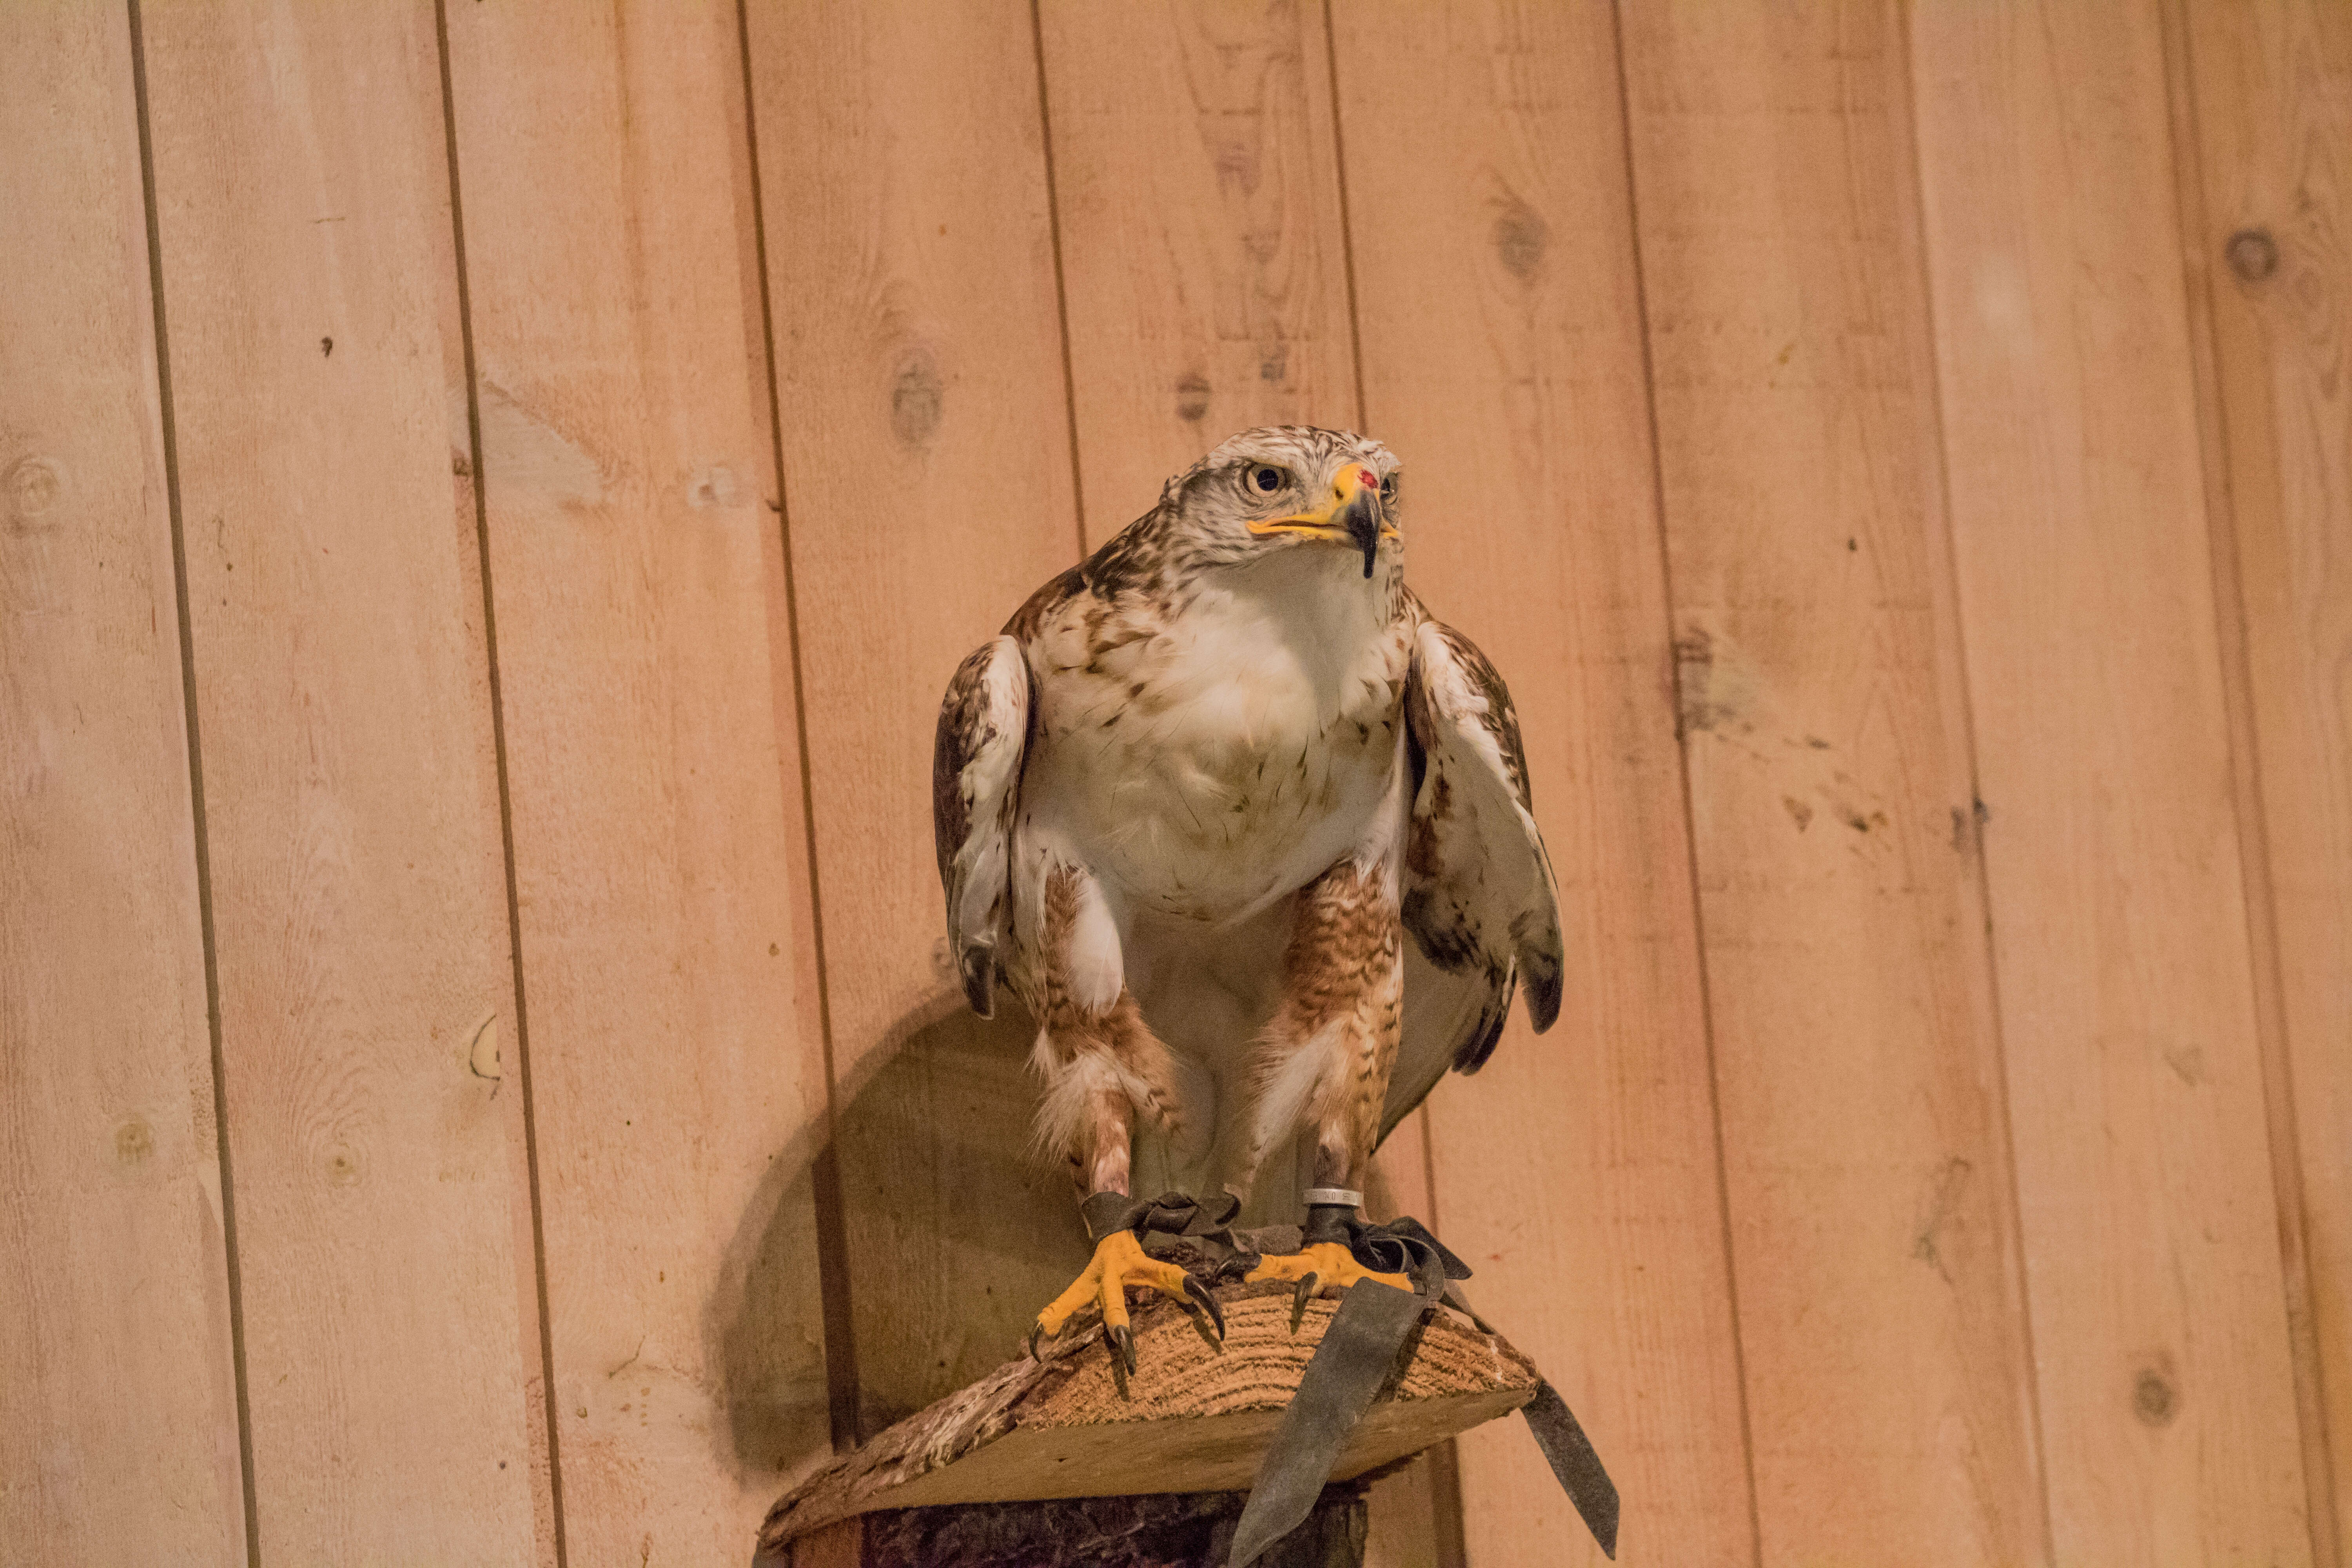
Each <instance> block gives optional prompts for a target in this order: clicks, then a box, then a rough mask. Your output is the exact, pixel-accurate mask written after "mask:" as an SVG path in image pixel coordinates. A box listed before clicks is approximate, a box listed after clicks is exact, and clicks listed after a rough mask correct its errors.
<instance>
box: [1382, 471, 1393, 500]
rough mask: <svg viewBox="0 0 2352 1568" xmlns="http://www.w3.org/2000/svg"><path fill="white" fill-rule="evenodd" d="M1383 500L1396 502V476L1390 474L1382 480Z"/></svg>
mask: <svg viewBox="0 0 2352 1568" xmlns="http://www.w3.org/2000/svg"><path fill="white" fill-rule="evenodd" d="M1381 500H1384V501H1392V500H1396V476H1395V475H1394V474H1388V475H1385V476H1383V477H1382V478H1381Z"/></svg>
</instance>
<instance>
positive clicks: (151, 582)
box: [0, 0, 245, 1563]
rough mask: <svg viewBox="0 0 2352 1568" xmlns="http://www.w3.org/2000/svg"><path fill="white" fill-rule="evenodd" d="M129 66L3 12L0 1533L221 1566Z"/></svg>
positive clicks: (190, 927)
mask: <svg viewBox="0 0 2352 1568" xmlns="http://www.w3.org/2000/svg"><path fill="white" fill-rule="evenodd" d="M0 147H5V148H6V149H7V153H6V155H5V157H0V209H5V211H6V212H7V214H8V221H7V222H6V223H5V225H0V276H5V278H6V279H7V283H6V286H5V288H0V780H5V783H0V1365H5V1367H6V1368H7V1369H8V1370H7V1373H6V1384H7V1390H8V1392H7V1394H6V1398H5V1403H6V1405H7V1406H8V1418H7V1419H6V1420H5V1422H0V1539H5V1541H7V1542H8V1543H9V1545H8V1551H9V1552H10V1553H11V1554H12V1555H17V1556H21V1557H22V1559H23V1560H24V1561H26V1562H47V1563H94V1562H166V1561H168V1562H175V1563H242V1562H243V1561H244V1560H245V1512H244V1483H243V1481H242V1479H240V1476H239V1467H238V1462H237V1422H236V1369H235V1366H234V1363H233V1360H232V1349H231V1343H230V1327H229V1289H228V1274H227V1266H228V1254H227V1251H226V1247H225V1245H224V1240H223V1215H222V1209H221V1183H220V1164H219V1145H218V1132H217V1127H216V1124H215V1118H214V1113H213V1077H212V1045H211V1034H210V1030H209V1027H208V1026H207V1023H206V1019H205V968H204V952H203V947H202V932H201V921H200V915H199V911H198V908H197V899H198V896H199V895H198V889H197V881H196V861H195V846H194V830H193V824H194V816H193V814H192V811H191V806H190V795H189V772H188V751H187V744H188V737H187V734H186V732H185V727H184V720H183V706H182V704H183V701H184V696H183V688H182V684H181V679H180V645H179V625H180V620H179V609H178V606H177V604H176V602H175V597H174V587H173V568H172V527H171V517H170V513H169V510H168V507H167V502H166V491H165V476H164V468H163V431H162V426H161V422H160V419H159V414H158V403H157V397H156V365H155V349H154V315H153V306H152V296H151V294H150V292H149V283H148V269H147V261H148V253H147V230H146V217H145V211H144V204H143V201H142V192H141V184H140V166H139V130H138V120H137V106H136V104H135V102H134V100H133V89H132V76H131V35H130V30H129V26H128V18H127V16H126V13H125V12H124V11H122V10H121V9H120V8H114V9H100V8H97V7H92V6H86V5H78V4H73V3H71V0H35V3H31V4H26V5H9V6H6V7H5V8H0Z"/></svg>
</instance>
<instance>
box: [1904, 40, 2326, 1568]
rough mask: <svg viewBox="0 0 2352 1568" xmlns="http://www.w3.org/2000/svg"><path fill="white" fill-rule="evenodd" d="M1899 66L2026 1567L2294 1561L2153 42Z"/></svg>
mask: <svg viewBox="0 0 2352 1568" xmlns="http://www.w3.org/2000/svg"><path fill="white" fill-rule="evenodd" d="M1912 54H1913V61H1914V73H1913V74H1914V77H1915V79H1916V81H1917V82H1918V83H1919V94H1920V96H1919V100H1918V123H1919V164H1920V169H1921V180H1922V194H1923V197H1924V201H1925V211H1926V238H1927V270H1928V277H1929V280H1930V283H1931V286H1932V291H1933V294H1934V298H1935V304H1936V325H1937V365H1938V371H1939V376H1940V384H1941V388H1942V394H1943V398H1942V405H1943V422H1942V425H1943V432H1944V449H1945V461H1946V464H1947V468H1948V473H1949V476H1950V494H1951V520H1952V521H1951V527H1952V536H1953V542H1954V559H1955V562H1956V564H1957V571H1958V584H1959V604H1960V607H1961V625H1962V637H1963V641H1964V643H1965V646H1966V647H1967V650H1968V668H1969V691H1970V696H1971V699H1972V706H1973V712H1974V716H1975V729H1976V740H1977V767H1978V778H1979V790H1980V792H1981V794H1982V795H1983V798H1984V800H1985V803H1986V805H1988V807H1989V808H1990V818H1989V821H1988V823H1987V825H1986V826H1985V828H1984V831H1983V835H1982V843H1983V853H1984V857H1985V866H1986V872H1987V877H1988V880H1989V885H1990V897H1991V901H1992V910H1993V921H1992V931H1993V936H1994V946H1993V952H1994V959H1995V963H1996V965H1997V968H1998V972H1999V974H2000V1006H2001V1025H2002V1035H2003V1038H2004V1040H2005V1042H2006V1045H2007V1050H2008V1064H2009V1083H2010V1103H2011V1106H2012V1107H2014V1110H2015V1141H2016V1156H2017V1162H2018V1180H2019V1184H2020V1186H2021V1189H2022V1190H2023V1191H2024V1192H2025V1193H2027V1194H2032V1195H2031V1197H2030V1198H2029V1200H2028V1202H2027V1204H2026V1207H2025V1216H2024V1217H2025V1225H2024V1231H2023V1239H2024V1246H2025V1256H2026V1265H2027V1274H2028V1279H2029V1280H2030V1282H2031V1287H2032V1289H2031V1301H2032V1311H2033V1332H2034V1348H2035V1359H2036V1363H2037V1364H2038V1366H2039V1368H2040V1390H2041V1403H2042V1437H2043V1444H2044V1455H2045V1464H2046V1467H2047V1471H2048V1485H2049V1496H2050V1511H2051V1521H2052V1530H2053V1534H2052V1542H2053V1547H2054V1550H2055V1552H2056V1555H2057V1557H2058V1559H2059V1560H2060V1561H2062V1562H2080V1561H2086V1560H2088V1559H2089V1558H2092V1557H2096V1558H2098V1559H2099V1560H2100V1561H2102V1562H2107V1563H2177V1562H2228V1561H2232V1560H2236V1561H2259V1562H2265V1563H2298V1562H2307V1561H2308V1560H2309V1550H2310V1549H2309V1541H2308V1536H2307V1531H2306V1527H2305V1519H2304V1486H2303V1477H2302V1470H2301V1459H2300V1453H2299V1439H2298V1435H2297V1432H2296V1426H2295V1412H2294V1373H2293V1369H2292V1365H2291V1362H2290V1358H2289V1355H2288V1349H2287V1337H2286V1331H2285V1328H2286V1325H2285V1317H2284V1310H2283V1309H2282V1303H2283V1302H2284V1288H2283V1285H2282V1282H2281V1276H2280V1265H2279V1255H2278V1242H2277V1237H2276V1235H2275V1229H2276V1224H2277V1210H2276V1207H2275V1205H2274V1203H2273V1199H2272V1194H2271V1191H2270V1157H2269V1146H2268V1133H2267V1131H2266V1129H2265V1126H2264V1122H2263V1084H2262V1060H2261V1055H2260V1051H2259V1047H2258V1042H2257V1039H2256V1034H2255V1021H2254V1011H2253V989H2252V971H2251V967H2250V961H2249V954H2248V947H2247V940H2246V924H2245V897H2244V890H2243V889H2242V885H2241V882H2240V863H2239V851H2238V844H2237V825H2236V821H2235V817H2234V815H2233V810H2232V805H2231V786H2230V763H2229V735H2228V720H2227V715H2226V713H2225V712H2224V709H2223V696H2222V689H2221V660H2220V656H2219V653H2218V649H2217V645H2216V634H2215V628H2214V619H2213V588H2212V582H2211V577H2210V545H2209V542H2208V537H2207V531H2206V518H2205V507H2204V499H2205V498H2204V486H2203V482H2202V477H2201V475H2200V471H2199V464H2198V436H2197V412H2196V402H2195V383H2194V375H2193V366H2192V359H2191V354H2190V349H2189V326H2188V320H2187V315H2186V310H2185V303H2184V299H2183V295H2182V292H2181V290H2180V289H2177V288H2163V287H2156V286H2152V284H2153V278H2152V274H2153V273H2154V272H2155V271H2156V269H2157V268H2158V267H2164V268H2169V266H2170V264H2171V262H2172V258H2174V257H2175V256H2176V255H2177V254H2178V251H2177V249H2176V248H2175V246H2176V244H2177V239H2176V237H2177V235H2178V233H2179V228H2178V221H2177V213H2176V208H2175V204H2174V191H2173V168H2172V161H2171V158H2170V156H2169V148H2168V142H2167V117H2168V110H2167V105H2166V97H2165V71H2164V50H2163V40H2162V35H2161V28H2160V26H2159V22H2158V12H2157V7H2156V6H2155V5H2153V4H2148V5H2133V6H2126V7H2117V8H2112V9H2110V10H2108V11H2106V12H2104V13H2102V14H2100V15H2097V16H2094V15H2092V14H2090V13H2087V12H2082V11H2079V10H2075V9H2073V8H2070V7H2068V6H2066V5H2037V4H2032V3H2030V0H2021V3H2018V4H2012V5H2000V6H1992V7H1984V8H1979V9H1976V10H1972V11H1969V12H1965V13H1964V12H1961V11H1959V10H1957V9H1937V8H1928V9H1924V10H1922V11H1921V12H1920V13H1918V14H1917V15H1916V16H1915V17H1914V19H1913V35H1912Z"/></svg>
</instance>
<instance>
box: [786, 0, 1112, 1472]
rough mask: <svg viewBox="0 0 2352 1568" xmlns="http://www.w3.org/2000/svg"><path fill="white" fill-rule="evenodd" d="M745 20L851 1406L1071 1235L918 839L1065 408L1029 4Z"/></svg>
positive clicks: (959, 1368) (892, 1411)
mask: <svg viewBox="0 0 2352 1568" xmlns="http://www.w3.org/2000/svg"><path fill="white" fill-rule="evenodd" d="M749 28H750V40H751V43H750V47H751V79H752V104H753V121H754V125H755V128H756V133H757V137H758V148H759V168H760V180H761V197H762V203H763V208H764V215H765V225H766V241H767V265H768V282H769V288H770V297H771V300H772V308H773V310H774V331H775V349H776V359H777V377H778V395H779V403H780V407H781V410H782V415H781V425H782V448H783V479H784V498H783V499H784V508H785V528H786V531H787V533H786V536H787V541H788V546H789V549H790V552H791V557H792V568H793V592H794V610H795V613H796V616H797V620H798V646H799V651H800V660H801V672H802V679H803V704H804V712H805V716H806V724H807V733H808V735H809V737H810V743H809V750H808V762H807V768H808V777H809V787H810V790H811V797H812V803H813V804H812V810H813V816H814V846H815V847H814V855H815V874H816V883H817V889H818V898H819V904H818V919H819V921H820V922H821V927H822V932H823V942H824V957H825V973H824V987H825V992H824V994H825V1005H826V1011H827V1016H828V1020H829V1045H830V1051H831V1067H832V1083H833V1110H832V1116H833V1126H834V1129H835V1137H836V1141H837V1149H838V1152H839V1163H840V1171H841V1187H842V1198H843V1204H844V1211H843V1216H842V1217H843V1226H844V1232H845V1239H846V1248H847V1257H846V1258H845V1263H846V1272H847V1276H848V1290H849V1304H850V1318H851V1323H850V1328H851V1330H852V1332H853V1334H854V1337H855V1340H856V1357H857V1361H856V1368H855V1374H856V1384H857V1387H858V1389H859V1391H860V1395H861V1398H862V1402H863V1408H862V1410H861V1411H859V1412H858V1413H857V1420H856V1425H857V1426H859V1427H860V1428H861V1429H862V1430H863V1431H864V1432H866V1433H871V1432H872V1431H874V1430H877V1428H878V1427H879V1426H882V1425H885V1424H887V1421H889V1420H893V1419H896V1418H897V1417H898V1416H899V1415H905V1414H908V1413H909V1412H911V1411H913V1410H916V1409H919V1408H920V1407H921V1406H922V1405H926V1404H928V1403H929V1402H930V1401H931V1400H933V1399H935V1398H937V1397H939V1396H940V1395H941V1394H946V1393H948V1392H949V1391H950V1390H952V1389H955V1388H958V1387H961V1386H962V1385H963V1384H966V1383H969V1382H971V1380H972V1379H973V1378H974V1377H976V1376H978V1375H979V1374H980V1373H982V1372H984V1371H986V1370H988V1369H990V1368H992V1367H993V1366H995V1365H996V1364H997V1363H999V1362H1001V1361H1002V1360H1003V1358H1004V1356H1006V1355H1007V1354H1009V1353H1011V1352H1012V1351H1013V1347H1014V1346H1015V1344H1016V1342H1018V1339H1019V1337H1020V1334H1021V1332H1022V1331H1023V1330H1024V1328H1025V1326H1026V1324H1027V1323H1028V1321H1029V1320H1030V1319H1031V1318H1032V1317H1033V1316H1034V1314H1035V1312H1036V1310H1037V1309H1038V1307H1039V1306H1041V1305H1042V1304H1043V1303H1044V1302H1045V1301H1046V1300H1050V1299H1051V1298H1052V1296H1053V1295H1054V1293H1055V1292H1056V1291H1058V1290H1059V1289H1061V1288H1062V1287H1063V1286H1064V1285H1066V1284H1067V1283H1068V1282H1069V1279H1070V1277H1071V1276H1072V1275H1073V1274H1075V1273H1076V1271H1077V1269H1078V1268H1082V1267H1083V1266H1084V1264H1085V1260H1086V1248H1085V1231H1084V1228H1083V1227H1082V1226H1080V1225H1079V1224H1078V1221H1077V1216H1076V1208H1075V1205H1073V1204H1072V1202H1071V1200H1070V1195H1069V1192H1068V1184H1067V1182H1066V1180H1065V1179H1064V1178H1063V1177H1062V1175H1061V1174H1060V1173H1058V1172H1053V1171H1048V1170H1046V1169H1045V1168H1044V1166H1043V1165H1042V1164H1040V1163H1036V1162H1034V1160H1032V1159H1031V1158H1030V1157H1029V1156H1028V1155H1027V1154H1026V1152H1025V1150H1026V1146H1027V1142H1028V1137H1029V1119H1030V1111H1031V1109H1032V1107H1033V1105H1034V1097H1035V1091H1034V1085H1033V1083H1032V1082H1031V1080H1030V1079H1028V1078H1027V1076H1026V1074H1025V1071H1024V1065H1023V1064H1024V1058H1025V1056H1026V1054H1027V1051H1028V1047H1029V1041H1030V1035H1031V1032H1032V1030H1031V1027H1030V1026H1028V1025H1027V1024H1026V1023H1025V1022H1024V1020H1023V1019H1021V1018H1020V1017H1019V1016H1017V1015H1018V1012H1019V1009H1018V1007H1017V1006H1012V1007H1006V1008H1003V1009H1002V1010H1001V1011H1000V1012H999V1015H998V1016H997V1018H996V1019H995V1020H994V1021H993V1022H992V1023H982V1021H980V1020H979V1019H976V1018H973V1017H972V1016H971V1015H970V1014H969V1013H968V1012H967V1011H966V1009H965V1007H964V1004H963V998H962V994H961V988H960V987H959V986H958V984H956V981H955V978H954V973H953V966H952V963H951V962H950V959H949V957H948V954H947V950H946V936H945V928H944V925H943V921H942V917H941V912H940V889H939V874H938V868H937V865H936V863H935V862H934V859H933V857H932V852H931V842H930V798H931V796H930V755H931V734H932V729H933V726H934V724H935V722H936V721H937V718H938V713H939V701H940V692H941V691H942V690H944V689H946V686H947V681H948V678H949V676H950V675H951V674H952V673H953V672H954V668H955V666H956V664H957V662H958V661H959V660H960V659H961V658H963V656H964V655H965V654H966V653H968V652H970V651H971V649H972V648H974V647H978V646H979V645H980V644H981V643H982V641H984V640H985V639H986V638H988V637H991V636H992V635H993V634H994V633H995V631H996V629H997V627H998V626H1000V625H1001V624H1002V623H1003V620H1004V619H1005V617H1006V616H1009V615H1011V614H1012V612H1013V609H1014V608H1016V607H1017V606H1018V605H1020V604H1021V602H1022V601H1023V600H1024V598H1026V597H1027V596H1028V595H1029V593H1030V592H1031V590H1033V589H1034V588H1035V587H1036V586H1037V585H1038V584H1041V583H1043V582H1044V581H1045V579H1046V578H1048V577H1050V576H1052V575H1053V574H1055V573H1056V572H1059V571H1061V570H1063V569H1064V568H1065V567H1066V566H1068V565H1069V564H1070V563H1072V562H1073V561H1074V560H1075V559H1076V546H1077V531H1076V521H1075V515H1074V513H1075V501H1074V498H1073V496H1072V493H1071V478H1070V474H1071V469H1070V454H1069V442H1068V435H1067V429H1068V411H1067V406H1066V402H1065V398H1064V395H1063V377H1062V357H1061V342H1060V334H1059V326H1058V321H1057V317H1056V309H1055V284H1054V258H1053V249H1052V227H1051V215H1050V213H1049V211H1048V206H1047V200H1046V181H1045V148H1044V144H1043V140H1042V132H1041V130H1040V124H1039V110H1038V88H1037V74H1036V64H1035V54H1034V42H1033V37H1032V32H1031V28H1030V26H1029V16H1028V10H1027V7H1026V6H1025V5H1020V4H1017V3H1015V0H958V3H956V4H951V5H923V4H917V3H915V0H892V3H889V4H878V5H852V4H848V3H847V0H793V3H790V4H785V3H781V0H767V3H755V4H753V5H751V9H750V13H749ZM838 1381H839V1380H838V1379H836V1383H837V1385H838Z"/></svg>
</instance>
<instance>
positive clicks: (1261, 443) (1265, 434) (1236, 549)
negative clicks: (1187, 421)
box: [1160, 425, 1402, 577]
mask: <svg viewBox="0 0 2352 1568" xmlns="http://www.w3.org/2000/svg"><path fill="white" fill-rule="evenodd" d="M1160 510H1161V511H1162V513H1163V515H1165V516H1166V517H1167V519H1168V521H1169V523H1170V525H1171V528H1172V529H1173V531H1175V534H1176V535H1177V539H1178V542H1180V543H1181V544H1182V545H1185V546H1190V547H1191V550H1192V552H1195V553H1196V554H1197V555H1198V556H1199V557H1201V558H1205V559H1207V560H1212V561H1216V562H1233V563H1239V562H1245V561H1252V560H1256V559H1260V558H1262V557H1264V556H1267V555H1271V554H1274V553H1276V552H1281V551H1289V550H1327V549H1330V548H1332V547H1333V546H1337V547H1339V549H1342V550H1346V551H1349V552H1353V553H1355V554H1358V555H1360V556H1361V557H1362V559H1363V563H1364V575H1365V576H1366V577H1370V575H1371V574H1372V567H1373V565H1374V563H1376V562H1377V561H1379V560H1380V558H1381V553H1382V552H1383V550H1386V551H1387V552H1388V558H1389V559H1390V560H1391V562H1393V561H1394V560H1395V559H1396V553H1395V547H1396V546H1398V545H1399V544H1400V543H1401V542H1402V535H1401V534H1400V532H1399V531H1398V527H1397V460H1396V458H1394V457H1392V456H1391V455H1390V453H1389V449H1388V448H1387V447H1383V446H1381V444H1380V443H1379V442H1378V441H1372V440H1368V439H1366V438H1365V437H1361V436H1358V435H1356V434H1354V433H1353V432H1351V431H1347V430H1318V429H1315V428H1313V427H1311V426H1302V425H1269V426H1264V427H1263V428H1260V429H1256V430H1244V432H1242V433H1241V434H1240V435H1238V436H1235V437H1233V438H1232V439H1231V440H1229V441H1227V442H1225V443H1224V444H1223V446H1220V447H1218V448H1217V449H1216V450H1215V451H1213V452H1211V453H1210V454H1209V455H1208V456H1207V457H1205V458H1202V459H1201V460H1200V461H1199V462H1197V463H1195V464H1193V465H1192V467H1191V468H1188V469H1186V470H1185V471H1184V472H1183V473H1181V474H1179V475H1178V476H1176V478H1174V479H1171V480H1169V481H1168V488H1167V490H1166V492H1165V493H1164V494H1163V495H1162V496H1161V498H1160Z"/></svg>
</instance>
